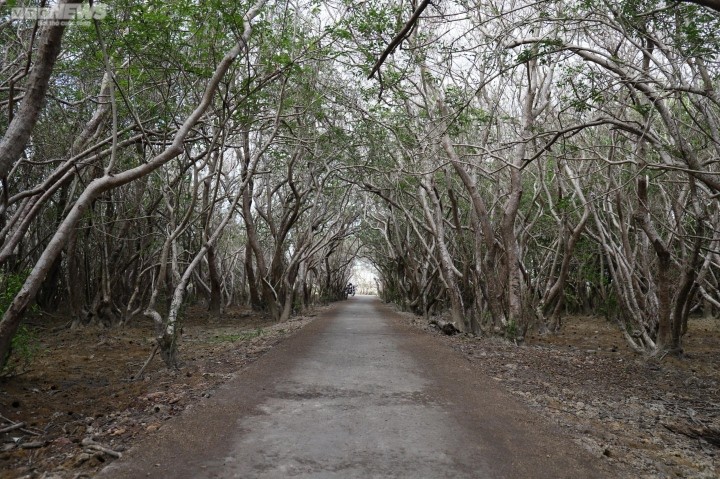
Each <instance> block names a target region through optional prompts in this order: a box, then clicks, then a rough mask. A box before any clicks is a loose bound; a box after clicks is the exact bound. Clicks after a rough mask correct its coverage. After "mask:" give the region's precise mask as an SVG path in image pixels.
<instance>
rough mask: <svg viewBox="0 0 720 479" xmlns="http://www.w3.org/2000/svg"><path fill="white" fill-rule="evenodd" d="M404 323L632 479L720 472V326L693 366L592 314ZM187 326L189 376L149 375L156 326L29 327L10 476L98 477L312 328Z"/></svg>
mask: <svg viewBox="0 0 720 479" xmlns="http://www.w3.org/2000/svg"><path fill="white" fill-rule="evenodd" d="M402 316H403V318H404V320H405V321H407V322H408V323H409V324H412V325H414V327H417V328H420V329H422V330H424V331H426V332H427V333H428V334H432V335H434V336H436V339H437V340H438V341H443V342H447V343H448V344H449V345H450V346H452V347H453V348H455V349H456V350H458V351H460V352H462V353H463V354H464V355H465V357H466V358H467V360H468V362H469V364H472V365H474V366H475V367H477V368H478V369H479V370H481V371H482V372H483V373H484V374H487V375H488V376H489V377H490V378H492V379H491V380H493V381H497V382H498V383H500V384H502V385H503V386H504V387H505V388H507V389H508V390H509V391H511V392H512V393H513V394H515V395H516V396H517V397H518V398H519V399H520V400H522V401H523V402H524V403H525V404H527V405H528V406H529V407H530V408H531V410H533V411H536V412H537V414H538V415H540V416H544V417H545V418H547V419H548V420H550V421H552V422H553V423H555V424H557V425H558V426H560V427H561V428H562V429H563V430H565V431H566V433H567V434H568V435H569V436H570V437H571V438H572V439H573V440H574V441H575V442H576V443H578V444H580V445H581V446H582V447H584V448H585V449H587V450H589V451H590V452H591V453H592V454H595V455H596V456H597V457H600V458H602V459H603V460H605V461H608V462H609V463H614V464H615V465H616V466H618V468H619V469H621V470H626V471H631V472H630V473H629V476H628V477H638V478H675V477H686V478H715V477H720V347H719V345H720V320H718V319H692V320H691V321H690V325H689V333H688V335H687V336H686V337H685V342H684V348H685V352H686V355H685V357H684V358H682V359H678V358H675V357H671V356H666V357H664V358H662V359H661V358H647V357H643V356H640V355H637V354H636V353H634V352H632V351H631V350H630V349H629V348H628V347H627V346H626V344H625V343H624V339H623V338H622V336H621V334H620V333H619V332H618V331H617V329H616V327H615V326H614V325H612V324H609V323H607V322H605V321H604V320H602V319H599V318H594V317H573V318H568V319H567V320H566V321H565V325H564V327H563V330H562V331H561V332H560V333H559V334H557V335H552V336H534V337H532V336H530V337H528V338H527V342H526V343H525V344H523V345H520V346H517V345H515V344H512V343H509V342H506V341H504V340H500V339H497V338H495V339H493V338H477V337H473V336H469V335H455V336H446V335H444V334H442V333H440V332H439V331H437V330H436V329H434V328H433V327H431V326H430V325H428V324H427V322H426V321H425V320H423V319H421V318H417V317H415V316H412V315H409V314H403V315H402ZM187 317H188V319H187V320H186V322H185V324H184V325H183V333H184V334H183V340H182V343H181V357H182V360H183V364H182V367H181V369H180V370H179V371H168V370H167V369H166V368H165V367H164V365H163V364H162V362H161V360H160V359H159V358H157V357H156V358H155V359H154V360H153V361H152V362H151V363H150V365H149V366H148V368H147V369H146V372H145V375H144V377H143V378H142V379H140V380H138V379H135V376H136V375H137V373H138V371H139V370H140V368H141V367H142V365H143V364H144V363H145V361H146V360H147V358H148V356H149V355H150V352H151V351H152V348H153V343H152V338H153V331H152V327H151V326H150V324H148V322H146V321H145V320H138V321H137V322H136V323H135V324H133V325H130V326H125V327H122V328H101V327H87V328H83V329H79V330H71V329H69V327H68V324H67V320H64V319H62V318H54V319H53V318H47V317H46V318H42V319H35V320H30V321H29V323H28V325H29V327H30V330H31V331H34V332H35V334H36V335H37V336H38V337H39V338H40V351H39V352H37V353H36V354H35V355H34V357H33V361H32V363H31V364H30V365H29V368H28V369H26V370H24V371H19V374H17V375H15V376H13V377H9V378H3V379H0V415H1V417H0V431H1V430H3V429H5V428H8V427H18V425H19V424H21V423H22V427H20V428H17V429H13V430H11V431H8V432H3V433H0V448H1V449H0V477H3V478H5V477H7V478H20V477H27V478H46V479H55V478H82V477H92V476H93V475H94V473H95V472H97V471H98V470H99V469H100V468H101V467H103V466H105V465H106V464H107V463H108V462H110V461H112V460H114V458H115V457H116V456H118V455H119V454H122V452H123V451H125V450H127V449H128V448H129V447H130V445H132V444H133V443H135V442H136V441H138V440H139V439H141V438H144V437H148V436H151V435H153V434H155V433H156V431H158V430H159V429H161V428H163V425H164V424H165V422H166V421H168V420H169V419H171V418H172V417H173V416H176V415H178V414H179V413H181V412H182V411H183V410H185V409H186V408H187V407H189V406H191V405H192V404H195V403H198V402H202V401H204V400H206V398H209V397H211V396H212V395H213V394H214V392H215V390H216V389H217V388H218V387H219V386H220V385H221V384H223V383H225V382H226V381H227V380H228V379H229V378H231V377H232V376H233V373H234V372H236V371H238V370H240V369H242V368H243V367H244V366H245V365H247V364H249V363H250V362H252V361H253V360H255V359H257V358H258V357H260V356H261V355H262V354H263V353H265V352H266V351H268V350H269V349H270V348H272V347H273V346H275V345H277V344H278V343H279V342H280V341H282V340H283V339H285V338H287V337H289V336H290V335H291V334H292V333H293V332H294V331H296V330H298V329H299V328H302V327H303V326H305V325H306V324H308V323H309V322H310V321H311V320H312V319H311V318H307V317H306V318H299V319H297V320H293V321H290V322H287V323H283V324H273V323H272V322H270V321H268V320H266V319H264V318H262V317H260V316H257V315H254V314H251V313H250V312H249V311H244V310H236V311H230V312H228V313H227V314H226V315H225V316H224V317H223V318H222V319H221V320H219V321H212V320H209V319H207V317H206V314H205V313H204V311H203V310H202V309H195V310H193V309H190V310H189V311H188V313H187Z"/></svg>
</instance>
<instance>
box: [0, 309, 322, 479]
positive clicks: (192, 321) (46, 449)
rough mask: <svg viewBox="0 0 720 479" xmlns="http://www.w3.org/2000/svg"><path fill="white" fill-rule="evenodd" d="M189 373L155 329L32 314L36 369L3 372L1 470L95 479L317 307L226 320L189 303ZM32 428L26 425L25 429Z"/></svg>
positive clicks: (0, 473) (184, 349)
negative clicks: (285, 317)
mask: <svg viewBox="0 0 720 479" xmlns="http://www.w3.org/2000/svg"><path fill="white" fill-rule="evenodd" d="M186 316H187V318H188V319H187V320H186V321H185V322H184V324H183V329H182V332H183V336H182V341H181V343H180V358H181V361H182V364H181V367H180V369H179V370H168V369H167V368H166V367H165V365H164V364H163V362H162V360H161V359H160V357H159V355H158V356H156V357H155V358H154V359H153V360H152V361H151V362H150V363H149V365H148V366H147V368H146V369H145V372H144V375H143V377H142V378H140V379H136V376H137V374H138V372H139V371H140V369H141V368H142V366H143V364H144V363H145V362H146V361H147V359H148V357H149V356H150V354H151V352H152V350H153V328H152V325H151V324H150V322H149V321H147V320H145V319H138V320H137V321H136V322H135V323H133V324H131V325H126V326H124V327H116V328H104V327H99V326H89V327H85V328H81V329H76V330H72V329H70V328H69V322H68V320H67V319H65V318H49V317H43V318H34V319H30V320H29V321H27V327H28V328H29V331H31V332H32V335H33V336H35V337H37V338H39V344H38V346H39V350H38V351H37V352H36V353H35V354H34V355H33V357H32V361H31V363H30V364H29V365H28V367H27V369H24V370H23V369H21V370H17V371H16V372H15V375H13V376H10V377H3V378H0V431H2V430H4V429H7V428H13V429H12V430H10V431H7V432H4V433H0V477H2V478H21V477H22V478H45V479H56V478H57V479H60V478H82V477H92V476H93V475H94V474H95V473H96V472H97V471H98V470H99V469H100V468H102V467H104V466H105V465H107V463H108V462H109V461H112V460H114V459H115V458H116V457H118V456H120V455H121V454H122V452H123V451H125V450H127V449H128V448H129V447H130V445H132V444H133V443H134V442H136V441H137V440H138V439H140V438H143V437H145V436H148V435H151V434H153V433H155V431H157V430H159V429H160V428H162V427H163V424H164V423H165V422H166V421H168V420H169V419H171V418H172V417H173V416H176V415H178V414H179V413H181V412H182V411H183V410H185V409H186V408H187V407H189V406H191V405H192V404H193V403H197V402H199V401H203V400H205V399H207V398H209V397H211V396H212V395H213V394H214V391H215V390H216V389H217V388H218V387H219V386H220V385H221V384H223V383H225V382H226V381H227V380H228V379H230V378H231V377H232V376H233V374H234V373H235V372H236V371H238V370H240V369H242V368H243V367H244V366H246V365H247V364H249V363H250V362H252V361H254V360H255V359H257V358H259V357H260V356H261V355H263V354H264V353H265V352H267V351H268V350H269V349H271V348H272V347H274V346H275V345H277V344H278V343H279V342H281V341H282V340H283V339H285V338H287V337H289V336H290V335H291V334H293V333H294V332H295V331H297V330H298V329H300V328H302V327H303V326H305V325H306V324H308V323H309V322H310V321H311V320H312V317H314V316H315V313H311V314H310V315H309V316H308V317H300V318H296V319H293V320H291V321H288V322H286V323H281V324H275V323H273V322H271V321H269V320H268V319H266V318H263V317H262V316H259V315H257V314H255V313H251V312H250V311H247V310H230V311H227V312H226V314H224V315H223V317H222V318H220V319H219V320H211V319H208V317H207V314H206V313H205V311H204V310H203V309H202V308H194V309H189V310H188V312H187V315H186ZM20 426H22V427H20Z"/></svg>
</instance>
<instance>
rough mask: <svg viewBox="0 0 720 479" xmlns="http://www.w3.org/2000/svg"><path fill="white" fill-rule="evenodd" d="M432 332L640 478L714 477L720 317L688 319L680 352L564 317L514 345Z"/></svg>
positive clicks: (595, 322) (719, 420) (719, 447)
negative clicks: (648, 349) (640, 350)
mask: <svg viewBox="0 0 720 479" xmlns="http://www.w3.org/2000/svg"><path fill="white" fill-rule="evenodd" d="M404 316H405V318H406V320H407V321H408V322H410V323H411V324H414V325H415V326H416V327H418V328H421V329H424V330H425V331H427V332H428V333H429V334H433V335H436V336H437V338H438V340H441V341H445V342H448V343H450V344H451V345H452V347H453V348H455V349H456V350H459V351H461V352H463V353H464V354H465V356H466V357H467V359H468V361H469V362H470V363H472V364H473V365H474V366H475V367H477V368H479V369H481V370H482V371H483V372H485V373H486V374H488V375H489V376H490V377H491V378H492V380H494V381H497V382H499V383H502V384H503V385H504V386H505V387H506V388H507V389H508V390H509V391H511V392H512V393H513V394H515V395H517V396H518V397H519V398H520V399H522V400H523V401H524V402H525V403H526V404H528V405H529V406H530V407H531V408H532V409H533V410H535V411H537V413H538V414H540V415H542V416H544V417H546V418H548V419H550V420H551V421H552V422H554V423H556V424H558V425H559V426H561V427H562V428H563V429H564V430H566V431H567V433H568V435H570V436H571V437H572V438H573V439H574V441H575V442H576V443H578V444H580V445H582V446H583V447H585V448H586V449H588V450H589V451H590V452H592V453H593V454H595V455H597V456H598V457H603V458H604V459H605V460H607V461H609V462H611V463H616V464H617V465H618V466H620V467H622V468H623V469H625V470H628V471H632V472H631V474H632V477H638V478H648V479H649V478H675V477H683V478H707V479H710V478H717V477H720V320H718V319H693V320H691V321H690V324H689V333H688V335H687V336H686V338H685V342H684V346H685V351H686V353H687V355H686V357H685V358H684V359H677V358H674V357H670V356H667V357H665V358H663V359H662V360H659V359H657V358H646V357H642V356H640V355H637V354H636V353H634V352H632V351H631V350H630V349H629V348H628V347H627V346H626V344H625V343H624V339H623V338H622V335H621V334H620V333H619V332H618V331H617V329H616V327H615V326H614V325H612V324H609V323H607V322H606V321H604V320H603V319H599V318H594V317H574V318H569V319H568V320H567V321H566V324H565V326H564V328H563V330H562V331H561V332H560V333H559V334H558V335H555V336H534V337H530V338H528V344H527V345H523V346H516V345H514V344H510V343H508V342H506V341H503V340H500V339H488V338H475V337H471V336H464V335H457V336H452V337H450V336H445V335H443V334H442V333H440V332H438V331H437V330H435V329H433V327H431V326H429V325H427V324H426V322H425V321H424V320H423V319H421V318H417V317H414V316H412V315H409V314H406V313H404Z"/></svg>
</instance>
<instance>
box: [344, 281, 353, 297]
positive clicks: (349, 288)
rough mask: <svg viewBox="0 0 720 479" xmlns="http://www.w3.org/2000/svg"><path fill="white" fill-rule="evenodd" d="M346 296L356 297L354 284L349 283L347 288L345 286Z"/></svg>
mask: <svg viewBox="0 0 720 479" xmlns="http://www.w3.org/2000/svg"><path fill="white" fill-rule="evenodd" d="M345 294H347V295H348V296H355V286H354V285H353V284H352V283H348V284H347V286H345Z"/></svg>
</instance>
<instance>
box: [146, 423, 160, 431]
mask: <svg viewBox="0 0 720 479" xmlns="http://www.w3.org/2000/svg"><path fill="white" fill-rule="evenodd" d="M158 429H160V424H157V423H153V424H150V425H149V426H148V427H146V428H145V430H146V431H147V432H154V431H157V430H158Z"/></svg>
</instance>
